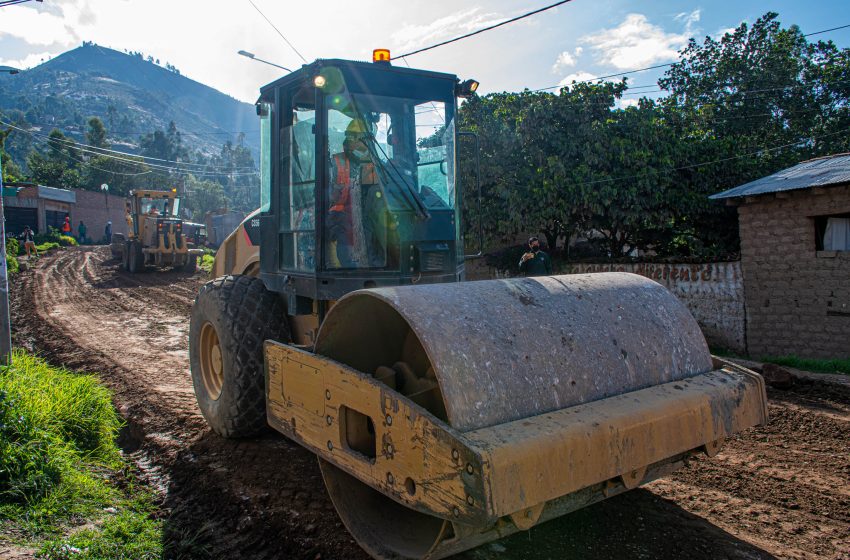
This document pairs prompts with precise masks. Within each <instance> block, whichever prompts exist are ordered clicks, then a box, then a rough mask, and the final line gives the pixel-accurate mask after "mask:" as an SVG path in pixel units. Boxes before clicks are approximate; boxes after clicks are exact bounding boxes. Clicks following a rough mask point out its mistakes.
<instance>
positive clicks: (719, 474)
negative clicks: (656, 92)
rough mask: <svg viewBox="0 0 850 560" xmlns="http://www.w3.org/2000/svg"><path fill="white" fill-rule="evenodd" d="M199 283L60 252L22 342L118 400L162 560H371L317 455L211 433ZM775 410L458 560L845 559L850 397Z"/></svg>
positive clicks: (98, 251)
mask: <svg viewBox="0 0 850 560" xmlns="http://www.w3.org/2000/svg"><path fill="white" fill-rule="evenodd" d="M203 281H204V280H203V279H201V278H200V277H199V276H194V277H192V276H188V275H186V274H185V273H179V272H172V271H158V272H147V273H144V274H137V275H130V274H128V273H125V272H123V271H120V270H119V268H118V263H117V261H111V260H109V250H108V248H106V247H104V248H88V247H81V248H74V249H68V250H63V251H60V252H58V253H55V254H52V255H50V256H47V257H45V258H44V259H42V260H41V261H38V263H37V265H36V267H35V269H33V270H28V271H25V272H22V273H21V274H19V275H18V276H17V277H16V278H15V280H14V282H13V284H12V287H11V292H12V302H11V303H12V320H13V333H14V338H15V342H16V344H18V345H22V346H26V347H28V348H30V349H33V350H37V351H38V352H39V353H41V354H42V355H44V356H45V357H47V358H48V359H49V360H50V361H52V362H53V363H56V364H59V365H65V366H66V367H69V368H71V369H80V370H86V371H95V372H99V374H100V375H101V377H102V379H103V380H104V382H105V383H106V384H107V385H109V386H110V387H111V388H112V390H113V391H114V393H115V402H116V406H117V407H118V408H119V410H120V411H121V413H122V415H124V417H125V418H126V419H127V421H128V427H127V429H126V430H125V434H124V435H123V441H122V443H123V446H124V448H125V450H127V452H128V454H129V455H130V457H131V458H132V459H133V460H134V461H135V462H136V463H137V464H138V465H139V466H140V467H141V468H142V470H143V472H145V473H146V475H147V477H148V479H149V480H150V482H151V483H153V484H155V485H157V486H158V487H159V488H161V489H162V492H163V511H164V515H165V516H166V534H167V539H168V553H167V557H177V556H180V555H182V557H187V558H246V559H249V558H250V559H254V558H256V559H272V558H286V559H290V558H292V559H301V558H304V559H311V560H314V559H316V558H325V559H329V558H344V559H365V558H366V556H365V554H364V553H363V552H362V551H360V549H359V548H358V547H357V546H356V545H355V544H354V543H353V541H352V539H351V537H350V536H349V535H348V533H347V532H346V531H345V529H344V528H343V527H342V525H341V524H340V522H339V521H338V518H337V516H336V513H335V512H334V511H333V508H332V506H331V505H330V502H329V500H328V498H327V496H326V494H325V490H324V485H323V483H322V481H321V476H320V474H319V472H318V469H317V467H316V461H315V458H314V457H313V456H312V454H310V453H309V452H307V451H305V450H303V449H302V448H300V447H299V446H297V445H296V444H294V443H291V442H289V441H288V440H286V439H285V438H283V437H282V436H276V435H274V434H271V433H270V434H268V435H266V436H264V437H261V438H258V439H252V440H243V441H227V440H223V439H221V438H219V437H217V436H215V435H214V434H212V433H211V432H210V431H209V429H208V428H207V427H206V424H205V423H204V421H203V418H202V417H201V416H200V412H199V411H198V409H197V406H196V404H195V400H194V395H193V392H192V384H191V378H190V375H189V372H188V357H187V352H186V348H187V335H188V332H187V331H188V315H189V311H190V308H191V304H192V301H193V300H194V297H195V294H196V292H197V289H198V287H199V286H200V285H201V284H202V283H203ZM769 396H770V398H771V404H770V414H771V421H770V423H769V424H768V425H767V426H761V427H757V428H754V429H751V430H748V431H747V432H745V433H744V434H741V435H739V436H736V437H735V438H732V439H731V440H730V441H729V442H727V444H726V447H725V448H724V449H723V451H722V452H721V453H720V455H719V456H718V457H715V458H714V459H710V460H709V459H702V458H695V459H694V460H693V461H692V462H691V465H690V468H688V469H684V470H682V471H679V472H677V473H675V474H674V475H672V476H671V477H669V478H667V479H663V480H659V481H656V482H654V483H651V484H650V485H648V486H647V487H646V488H647V489H643V490H637V491H633V492H629V493H627V494H624V495H622V496H617V497H615V498H612V499H611V500H607V501H606V502H603V503H601V504H597V505H595V506H591V507H589V508H585V509H584V510H581V511H578V512H576V513H574V514H571V515H569V516H566V517H563V518H561V519H558V520H555V521H552V522H549V523H545V524H543V525H541V526H539V527H535V528H533V529H532V530H531V531H530V532H528V533H524V534H520V535H516V536H514V537H510V538H508V539H504V540H502V541H499V542H497V543H492V544H490V545H485V546H484V547H481V548H479V549H477V550H474V551H471V552H468V553H465V554H463V555H460V556H459V557H458V558H459V559H460V558H465V559H476V560H485V559H486V560H490V559H493V558H510V559H514V560H519V559H524V560H544V559H555V558H558V559H560V558H572V557H575V558H588V559H604V558H669V559H673V558H676V559H678V558H682V557H684V556H687V557H689V558H692V559H706V560H707V559H714V558H741V559H744V558H747V559H752V558H774V557H779V558H833V559H846V558H850V529H848V513H847V512H848V511H850V504H848V494H847V492H846V490H847V481H848V480H850V454H848V453H847V445H848V444H847V442H848V441H850V432H848V425H850V388H846V387H837V386H835V385H827V384H824V383H819V382H815V383H811V384H808V385H804V386H798V387H796V388H795V389H794V390H792V391H786V392H781V391H770V395H769ZM840 481H843V486H842V485H840V484H838V483H839V482H840ZM836 485H837V487H836Z"/></svg>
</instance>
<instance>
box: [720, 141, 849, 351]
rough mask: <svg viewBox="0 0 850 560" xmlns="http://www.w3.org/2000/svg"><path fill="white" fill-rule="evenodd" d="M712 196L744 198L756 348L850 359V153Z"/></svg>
mask: <svg viewBox="0 0 850 560" xmlns="http://www.w3.org/2000/svg"><path fill="white" fill-rule="evenodd" d="M711 198H713V199H725V200H726V201H727V203H731V204H737V205H738V217H739V228H740V234H741V268H742V273H743V277H744V298H745V302H746V337H747V349H748V352H749V354H750V355H751V356H753V357H764V356H784V355H791V354H793V355H796V356H800V357H807V358H850V154H839V155H834V156H828V157H824V158H818V159H814V160H810V161H805V162H802V163H800V164H798V165H795V166H794V167H790V168H788V169H785V170H782V171H780V172H778V173H775V174H773V175H770V176H768V177H763V178H761V179H759V180H757V181H753V182H751V183H747V184H745V185H741V186H739V187H736V188H734V189H730V190H727V191H724V192H721V193H718V194H715V195H713V196H712V197H711Z"/></svg>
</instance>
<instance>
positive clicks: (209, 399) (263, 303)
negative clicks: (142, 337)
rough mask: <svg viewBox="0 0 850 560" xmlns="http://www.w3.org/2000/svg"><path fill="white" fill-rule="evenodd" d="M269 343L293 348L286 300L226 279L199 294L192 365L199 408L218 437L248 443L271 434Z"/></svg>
mask: <svg viewBox="0 0 850 560" xmlns="http://www.w3.org/2000/svg"><path fill="white" fill-rule="evenodd" d="M211 338H213V339H215V343H214V345H213V346H210V342H209V340H210V339H211ZM267 339H272V340H277V341H279V342H289V341H290V335H289V325H288V323H287V320H286V309H285V306H284V303H283V300H282V298H281V297H280V296H279V295H278V294H275V293H273V292H270V291H268V290H266V288H265V286H264V285H263V282H262V281H261V280H260V279H259V278H255V277H251V276H223V277H221V278H216V279H215V280H212V281H210V282H207V283H206V284H205V285H204V286H203V287H202V288H201V290H200V292H199V293H198V297H197V298H195V303H194V305H193V306H192V315H191V320H190V323H189V365H190V368H191V371H192V384H193V385H194V387H195V397H196V398H197V400H198V406H199V407H200V409H201V413H202V414H203V415H204V418H205V419H206V421H207V423H208V424H209V425H210V427H211V428H212V429H213V431H214V432H216V433H217V434H219V435H221V436H224V437H226V438H240V437H250V436H254V435H257V434H258V433H260V432H262V431H264V430H265V429H267V428H268V423H267V421H266V384H265V374H264V371H263V342H264V341H265V340H267ZM211 362H212V363H214V364H217V366H218V367H217V368H216V367H212V366H211V365H210V363H211Z"/></svg>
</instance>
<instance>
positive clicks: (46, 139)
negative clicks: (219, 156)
mask: <svg viewBox="0 0 850 560" xmlns="http://www.w3.org/2000/svg"><path fill="white" fill-rule="evenodd" d="M0 124H3V125H5V126H11V127H12V128H14V129H16V130H19V131H21V132H23V133H25V134H29V135H30V136H33V137H34V138H36V139H37V140H38V141H40V142H44V143H47V144H48V145H54V146H55V143H56V142H61V139H59V138H50V137H49V136H44V135H43V134H35V133H33V132H30V131H28V130H25V129H22V128H19V127H16V126H14V125H10V124H8V123H5V122H3V121H0ZM51 143H52V144H51ZM80 146H86V145H85V144H82V145H81V144H76V143H73V144H72V145H70V146H68V148H75V149H77V150H79V151H80V152H82V153H84V154H88V155H94V156H98V157H103V158H107V159H112V160H115V161H121V162H124V163H128V164H131V165H141V166H145V167H150V168H153V169H155V170H158V171H168V172H170V173H174V174H177V175H194V176H222V175H229V176H238V177H243V176H255V175H257V174H258V172H257V171H254V172H229V171H204V170H202V169H186V168H180V167H169V166H166V165H158V164H153V163H147V162H144V161H139V160H135V159H127V158H122V157H118V156H113V155H109V154H104V153H101V152H99V151H97V150H100V149H101V148H95V149H87V148H84V147H80ZM60 153H63V154H64V155H67V156H68V157H72V156H70V155H69V154H65V153H64V152H61V151H60ZM127 155H129V156H131V157H139V156H136V155H133V154H127ZM72 159H74V158H73V157H72ZM75 161H79V162H80V163H84V164H86V165H91V164H90V163H88V162H84V161H82V160H76V159H75ZM178 163H179V162H178ZM95 168H96V169H100V168H97V167H95ZM234 169H235V168H234ZM102 171H109V170H107V169H102Z"/></svg>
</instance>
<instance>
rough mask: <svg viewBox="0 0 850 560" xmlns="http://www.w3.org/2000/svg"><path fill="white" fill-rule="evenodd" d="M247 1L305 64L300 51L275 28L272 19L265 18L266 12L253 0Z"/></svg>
mask: <svg viewBox="0 0 850 560" xmlns="http://www.w3.org/2000/svg"><path fill="white" fill-rule="evenodd" d="M248 3H249V4H251V5H252V6H254V9H255V10H257V13H259V14H260V15H261V16H263V19H265V20H266V21H267V22H268V23H269V25H271V26H272V28H273V29H274V30H275V31H277V34H278V35H280V37H281V38H282V39H283V40H284V41H286V44H287V45H289V48H290V49H292V50H293V51H295V54H297V55H298V56H299V58H301V60H303V61H304V64H307V59H306V58H304V57H303V56H302V55H301V53H300V52H298V49H296V48H295V45H293V44H292V43H290V42H289V39H287V38H286V36H284V34H283V33H281V32H280V29H278V28H277V26H276V25H275V24H273V23H272V20H270V19H269V18H267V17H266V14H264V13H263V12H262V10H260V8H258V7H257V5H256V4H254V2H253V0H248Z"/></svg>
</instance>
